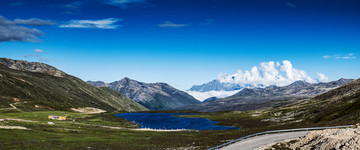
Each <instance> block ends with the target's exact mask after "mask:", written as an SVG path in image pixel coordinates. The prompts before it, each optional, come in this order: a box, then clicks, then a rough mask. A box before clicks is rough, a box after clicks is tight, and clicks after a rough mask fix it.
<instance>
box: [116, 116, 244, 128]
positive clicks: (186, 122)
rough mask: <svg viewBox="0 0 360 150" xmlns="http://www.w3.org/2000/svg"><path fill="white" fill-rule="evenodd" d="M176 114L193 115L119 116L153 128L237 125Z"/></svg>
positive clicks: (144, 126)
mask: <svg viewBox="0 0 360 150" xmlns="http://www.w3.org/2000/svg"><path fill="white" fill-rule="evenodd" d="M174 115H191V114H190V113H122V114H115V116H117V117H121V118H124V119H126V120H128V121H135V122H136V123H137V124H140V125H141V127H140V128H152V129H193V130H230V129H239V128H237V127H227V126H218V125H214V124H216V123H217V122H216V121H211V120H209V119H205V118H181V117H174Z"/></svg>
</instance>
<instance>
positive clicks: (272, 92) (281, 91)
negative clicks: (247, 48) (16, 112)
mask: <svg viewBox="0 0 360 150" xmlns="http://www.w3.org/2000/svg"><path fill="white" fill-rule="evenodd" d="M351 81H352V79H339V80H337V81H333V82H328V83H313V84H311V83H307V82H304V81H296V82H294V83H292V84H290V85H287V86H282V87H278V86H268V87H266V88H252V89H251V88H245V89H242V90H241V91H239V92H237V93H236V94H234V95H232V96H229V97H225V98H220V99H215V100H210V101H206V102H204V103H201V104H197V105H190V106H186V107H183V108H180V109H184V110H194V111H205V112H209V111H210V112H212V111H232V110H239V111H246V110H255V109H259V108H263V107H273V106H277V105H285V104H289V103H294V102H296V101H298V100H301V99H306V98H310V97H313V96H316V95H319V94H322V93H325V92H327V91H329V90H332V89H334V88H337V87H339V86H342V85H344V84H347V83H349V82H351Z"/></svg>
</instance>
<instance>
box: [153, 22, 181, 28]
mask: <svg viewBox="0 0 360 150" xmlns="http://www.w3.org/2000/svg"><path fill="white" fill-rule="evenodd" d="M158 26H159V27H173V28H178V27H185V26H188V25H187V24H175V23H172V22H169V21H165V22H164V23H163V24H158Z"/></svg>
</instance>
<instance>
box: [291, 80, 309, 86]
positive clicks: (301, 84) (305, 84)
mask: <svg viewBox="0 0 360 150" xmlns="http://www.w3.org/2000/svg"><path fill="white" fill-rule="evenodd" d="M309 85H311V83H308V82H305V81H302V80H298V81H295V82H293V83H291V84H290V85H288V86H309Z"/></svg>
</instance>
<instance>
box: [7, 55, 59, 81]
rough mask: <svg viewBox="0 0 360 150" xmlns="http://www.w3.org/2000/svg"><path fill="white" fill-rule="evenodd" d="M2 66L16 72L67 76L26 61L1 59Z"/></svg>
mask: <svg viewBox="0 0 360 150" xmlns="http://www.w3.org/2000/svg"><path fill="white" fill-rule="evenodd" d="M0 64H2V65H4V66H6V67H8V68H11V69H15V70H22V71H31V72H40V73H45V74H48V75H52V76H56V77H64V76H65V75H66V73H64V72H63V71H61V70H59V69H57V68H55V67H53V66H50V65H47V64H44V63H41V62H28V61H25V60H13V59H10V58H0Z"/></svg>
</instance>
